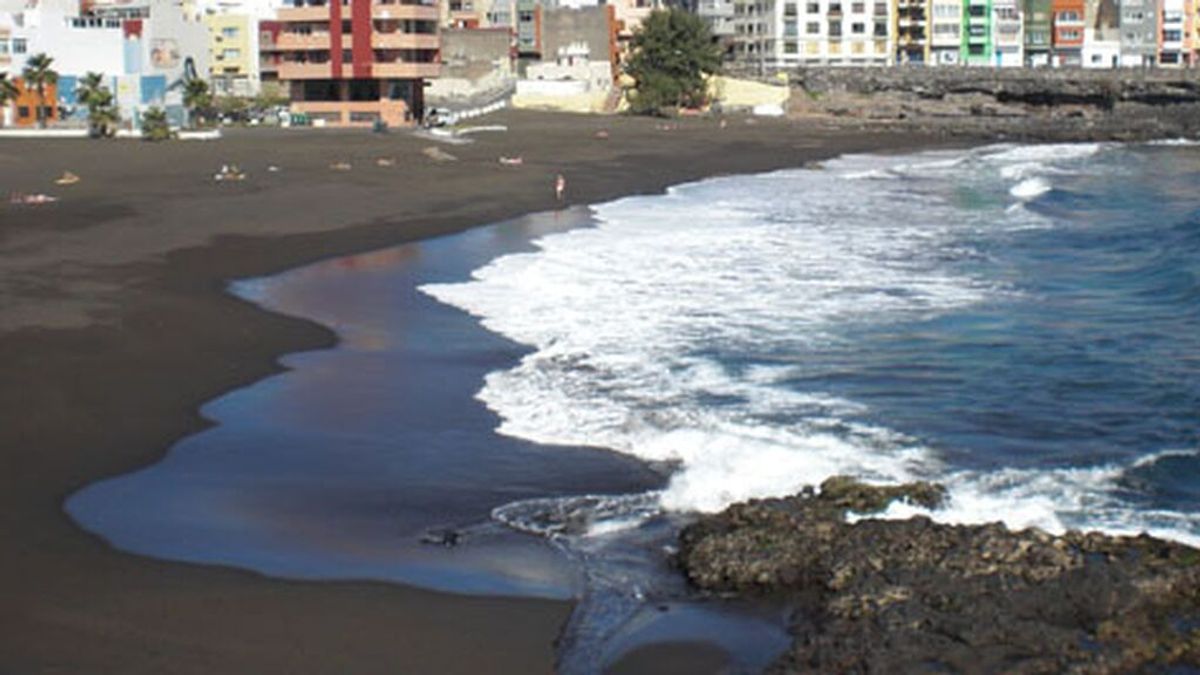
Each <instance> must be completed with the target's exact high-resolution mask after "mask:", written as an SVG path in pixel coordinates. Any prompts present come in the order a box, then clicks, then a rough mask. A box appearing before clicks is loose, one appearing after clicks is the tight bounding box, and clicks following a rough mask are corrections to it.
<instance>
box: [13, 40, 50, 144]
mask: <svg viewBox="0 0 1200 675" xmlns="http://www.w3.org/2000/svg"><path fill="white" fill-rule="evenodd" d="M51 63H54V59H53V58H51V57H49V56H47V55H46V54H45V53H44V52H43V53H41V54H34V55H33V56H31V57H29V60H28V61H26V62H25V70H24V71H22V73H21V76H22V77H23V78H24V79H25V85H26V86H32V87H33V88H34V90H35V91H37V94H38V106H37V122H38V126H39V127H41V128H43V129H44V128H46V87H48V86H51V85H53V84H55V83H57V82H58V73H57V72H55V70H54V69H53V68H51V67H50V64H51Z"/></svg>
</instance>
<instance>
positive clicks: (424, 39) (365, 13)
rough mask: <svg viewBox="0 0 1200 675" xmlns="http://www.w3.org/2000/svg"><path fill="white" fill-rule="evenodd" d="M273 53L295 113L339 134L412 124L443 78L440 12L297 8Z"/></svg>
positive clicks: (337, 1)
mask: <svg viewBox="0 0 1200 675" xmlns="http://www.w3.org/2000/svg"><path fill="white" fill-rule="evenodd" d="M292 3H293V4H291V5H290V6H287V7H284V8H281V9H280V10H279V12H278V20H279V22H280V23H281V24H282V29H281V31H280V34H279V39H278V41H277V43H276V45H275V47H276V48H277V49H278V50H279V53H280V63H279V79H280V81H281V82H285V83H287V86H288V91H289V95H290V98H291V101H292V104H291V107H292V110H293V112H297V113H305V114H307V115H308V116H309V117H310V118H311V119H312V120H314V122H316V123H320V124H328V125H335V126H370V125H372V124H375V123H376V122H380V121H382V122H385V123H387V124H389V125H404V124H412V123H414V122H416V121H418V120H420V119H421V118H422V117H423V115H424V100H425V97H424V88H425V81H426V80H427V79H429V78H434V77H437V76H438V72H439V68H440V67H439V63H438V62H439V49H440V43H439V37H438V34H439V30H438V21H439V16H438V7H437V5H436V4H435V3H433V2H431V1H430V2H422V1H419V0H332V2H330V1H328V0H292Z"/></svg>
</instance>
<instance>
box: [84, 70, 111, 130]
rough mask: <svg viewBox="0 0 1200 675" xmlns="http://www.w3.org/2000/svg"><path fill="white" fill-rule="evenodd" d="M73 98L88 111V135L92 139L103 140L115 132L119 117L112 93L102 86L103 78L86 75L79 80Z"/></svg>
mask: <svg viewBox="0 0 1200 675" xmlns="http://www.w3.org/2000/svg"><path fill="white" fill-rule="evenodd" d="M75 97H76V98H77V99H79V102H80V103H82V104H84V105H85V106H87V109H88V133H89V134H90V135H91V136H92V137H93V138H104V137H107V136H111V135H112V134H113V133H115V132H116V125H117V122H118V121H119V120H120V115H119V114H118V112H117V106H116V105H115V101H114V99H113V93H112V91H110V90H109V88H108V87H106V86H104V76H103V75H101V74H100V73H87V74H86V75H84V76H83V77H82V78H81V79H80V80H79V86H78V87H76V89H75Z"/></svg>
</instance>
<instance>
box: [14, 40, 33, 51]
mask: <svg viewBox="0 0 1200 675" xmlns="http://www.w3.org/2000/svg"><path fill="white" fill-rule="evenodd" d="M27 49H29V47H28V46H27V45H26V44H25V38H13V40H12V53H14V54H24V53H25V50H27Z"/></svg>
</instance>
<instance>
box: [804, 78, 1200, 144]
mask: <svg viewBox="0 0 1200 675" xmlns="http://www.w3.org/2000/svg"><path fill="white" fill-rule="evenodd" d="M789 77H790V82H791V85H792V88H793V95H792V97H791V104H790V107H789V112H790V114H791V115H793V116H796V117H823V118H827V119H829V120H830V121H831V123H835V124H840V125H845V124H859V125H869V126H879V125H888V126H899V127H903V128H914V129H919V130H921V131H924V132H931V131H932V132H943V133H946V134H970V135H977V136H978V135H983V136H1003V137H1006V138H1018V139H1020V138H1024V139H1062V140H1142V139H1147V138H1164V137H1181V136H1186V137H1190V136H1195V135H1197V134H1200V74H1198V73H1196V72H1195V71H1190V70H1129V69H1126V70H1113V71H1096V70H1078V69H1072V70H1056V69H992V68H808V69H801V70H797V71H794V72H792V73H789Z"/></svg>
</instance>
